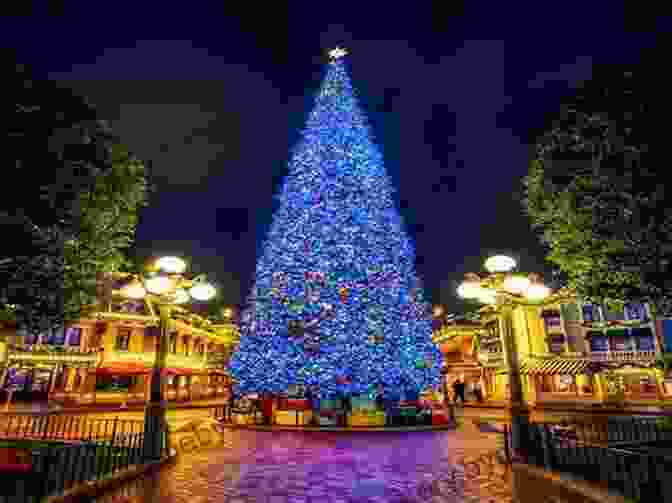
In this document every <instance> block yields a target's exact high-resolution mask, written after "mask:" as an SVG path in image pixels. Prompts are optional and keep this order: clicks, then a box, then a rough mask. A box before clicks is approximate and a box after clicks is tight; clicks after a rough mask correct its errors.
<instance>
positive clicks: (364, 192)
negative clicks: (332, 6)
mask: <svg viewBox="0 0 672 503" xmlns="http://www.w3.org/2000/svg"><path fill="white" fill-rule="evenodd" d="M330 55H331V57H332V58H331V61H330V63H329V65H328V69H327V74H326V77H325V79H324V81H323V83H322V86H321V88H320V90H319V92H318V95H317V97H316V100H315V106H314V108H313V110H312V112H311V114H310V116H309V118H308V121H307V125H306V128H305V129H304V131H303V133H302V136H301V139H300V141H299V143H298V145H297V147H296V149H295V151H294V153H293V156H292V158H291V160H290V165H289V174H288V176H287V178H286V179H285V181H284V184H283V187H282V192H281V194H280V198H281V199H280V207H279V209H278V210H277V213H276V214H275V215H274V219H273V222H272V225H271V228H270V231H269V235H268V237H267V240H266V242H265V244H264V248H263V251H262V256H261V258H260V260H259V262H258V264H257V269H256V277H255V284H254V287H253V289H252V293H251V295H250V298H249V299H248V303H247V306H246V308H245V309H244V310H243V313H242V316H241V341H240V348H239V350H238V352H237V353H236V354H235V355H234V356H233V358H232V360H231V364H230V367H231V372H232V375H233V377H234V378H235V379H236V380H237V381H238V384H237V391H238V392H242V393H247V392H265V391H266V392H273V393H278V392H285V391H286V390H287V389H288V388H289V386H290V385H294V384H297V385H305V386H316V385H317V386H319V394H320V395H321V396H322V397H333V396H336V395H337V394H339V393H345V394H353V393H358V394H367V393H368V394H372V393H374V392H375V391H376V390H378V389H379V386H380V385H382V386H383V389H384V390H385V393H386V394H389V395H396V394H398V393H405V394H407V395H414V394H417V393H418V392H420V391H422V390H424V389H427V388H429V387H435V386H438V384H439V382H440V368H441V361H442V360H441V353H440V352H439V350H438V349H437V348H436V346H435V345H434V344H433V343H432V341H431V336H432V321H431V313H430V308H429V305H428V303H427V302H426V301H425V299H424V297H423V291H422V286H421V284H420V281H419V279H418V277H417V276H416V273H415V266H414V251H413V245H412V243H411V241H410V239H409V237H408V236H407V235H406V233H405V231H404V228H403V223H402V221H401V217H400V215H399V213H398V211H397V209H396V207H395V204H394V200H393V198H392V194H393V188H392V186H391V183H390V181H389V179H388V176H387V174H386V172H385V168H384V165H383V158H382V155H381V153H380V151H379V150H378V148H377V147H376V145H374V143H373V140H372V136H371V131H370V129H369V127H368V125H367V123H366V119H365V117H364V114H363V112H362V110H361V109H360V107H359V105H358V103H357V99H356V98H355V94H354V91H353V88H352V84H351V82H350V79H349V77H348V74H347V71H346V67H345V64H344V61H343V58H342V56H344V51H342V50H340V49H337V50H334V51H332V52H331V53H330Z"/></svg>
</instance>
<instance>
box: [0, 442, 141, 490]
mask: <svg viewBox="0 0 672 503" xmlns="http://www.w3.org/2000/svg"><path fill="white" fill-rule="evenodd" d="M143 449H144V437H143V434H142V433H130V434H119V435H116V436H115V437H114V438H112V439H110V440H107V441H102V442H78V443H68V444H63V443H62V444H60V445H59V444H51V445H42V446H36V447H35V448H33V449H31V463H30V464H31V469H30V470H26V471H24V472H23V473H19V474H17V476H16V477H14V478H13V480H12V481H11V482H9V481H5V482H4V483H3V484H2V486H3V487H5V488H6V489H8V490H5V491H2V495H0V502H2V503H5V502H7V503H9V502H38V501H41V500H42V499H43V498H45V497H48V496H52V495H58V494H62V493H63V492H65V491H67V490H68V489H71V488H72V487H74V486H75V485H77V484H79V483H82V482H86V481H93V480H100V479H102V478H104V477H106V476H109V475H111V474H113V473H115V472H117V471H119V470H121V469H124V468H127V467H128V466H130V465H136V464H140V463H142V461H143V458H144V456H143Z"/></svg>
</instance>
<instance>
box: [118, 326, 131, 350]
mask: <svg viewBox="0 0 672 503" xmlns="http://www.w3.org/2000/svg"><path fill="white" fill-rule="evenodd" d="M130 343H131V329H130V328H120V329H118V331H117V338H116V340H115V343H114V349H115V350H116V351H128V347H129V345H130Z"/></svg>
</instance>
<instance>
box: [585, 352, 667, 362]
mask: <svg viewBox="0 0 672 503" xmlns="http://www.w3.org/2000/svg"><path fill="white" fill-rule="evenodd" d="M590 358H591V359H592V360H595V361H598V362H604V361H621V362H630V361H642V360H655V359H656V352H655V351H592V352H591V353H590Z"/></svg>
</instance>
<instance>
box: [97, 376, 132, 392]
mask: <svg viewBox="0 0 672 503" xmlns="http://www.w3.org/2000/svg"><path fill="white" fill-rule="evenodd" d="M130 385H131V376H97V377H96V391H108V392H122V391H128V389H129V387H130Z"/></svg>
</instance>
